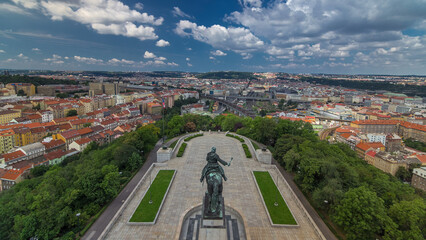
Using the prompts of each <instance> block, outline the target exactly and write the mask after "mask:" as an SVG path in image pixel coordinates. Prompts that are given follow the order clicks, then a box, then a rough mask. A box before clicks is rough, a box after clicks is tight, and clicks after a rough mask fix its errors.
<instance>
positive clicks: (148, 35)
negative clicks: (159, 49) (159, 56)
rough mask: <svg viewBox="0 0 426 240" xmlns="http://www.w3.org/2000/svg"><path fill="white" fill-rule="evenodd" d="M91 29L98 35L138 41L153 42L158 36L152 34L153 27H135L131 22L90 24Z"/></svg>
mask: <svg viewBox="0 0 426 240" xmlns="http://www.w3.org/2000/svg"><path fill="white" fill-rule="evenodd" d="M92 28H93V29H95V30H96V31H97V32H98V33H100V34H113V35H122V36H126V37H135V38H138V39H139V40H141V41H143V40H154V39H157V38H158V36H157V35H156V34H155V33H154V28H153V27H145V26H142V25H140V26H136V25H135V24H133V23H131V22H127V23H125V24H114V23H113V24H109V25H105V24H101V23H95V24H92Z"/></svg>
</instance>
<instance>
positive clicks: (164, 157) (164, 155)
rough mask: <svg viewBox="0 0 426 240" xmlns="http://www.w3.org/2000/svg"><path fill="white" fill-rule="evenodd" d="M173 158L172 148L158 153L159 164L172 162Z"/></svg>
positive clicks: (159, 150) (161, 149)
mask: <svg viewBox="0 0 426 240" xmlns="http://www.w3.org/2000/svg"><path fill="white" fill-rule="evenodd" d="M171 156H172V149H171V148H166V149H164V148H160V149H158V151H157V162H159V163H162V162H167V161H169V160H170V158H171Z"/></svg>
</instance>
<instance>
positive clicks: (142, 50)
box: [0, 0, 426, 76]
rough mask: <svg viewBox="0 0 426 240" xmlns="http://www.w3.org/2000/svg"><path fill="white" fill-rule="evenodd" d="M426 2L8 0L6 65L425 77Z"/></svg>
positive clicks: (0, 45)
mask: <svg viewBox="0 0 426 240" xmlns="http://www.w3.org/2000/svg"><path fill="white" fill-rule="evenodd" d="M425 11H426V3H424V1H422V0H413V1H409V2H405V3H404V4H401V3H400V2H399V1H395V0H382V1H378V2H376V1H375V2H368V1H367V2H360V1H357V2H353V1H341V2H339V3H336V2H335V1H331V0H322V1H320V0H316V1H309V2H305V1H302V0H289V1H284V0H263V1H262V0H232V1H226V0H220V1H208V0H203V1H196V2H191V3H188V2H179V3H178V2H176V1H175V2H171V1H164V0H163V1H161V0H160V1H158V0H157V1H152V0H147V1H135V0H99V1H91V0H90V1H89V0H84V1H83V0H79V1H72V2H68V1H58V0H49V1H41V0H26V1H23V0H6V1H5V2H4V3H0V13H1V14H0V68H4V69H22V70H24V69H26V70H28V69H34V70H35V71H37V70H43V71H110V72H138V71H139V72H150V71H181V72H215V71H241V72H285V73H291V74H301V73H305V74H306V73H310V74H336V75H338V74H344V75H397V76H401V75H408V76H414V75H416V76H424V75H426V17H425V15H424V12H425Z"/></svg>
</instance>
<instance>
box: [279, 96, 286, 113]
mask: <svg viewBox="0 0 426 240" xmlns="http://www.w3.org/2000/svg"><path fill="white" fill-rule="evenodd" d="M284 103H285V100H284V99H283V98H281V99H280V102H279V103H278V109H281V110H282V109H283V106H284Z"/></svg>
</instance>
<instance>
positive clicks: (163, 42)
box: [155, 39, 170, 47]
mask: <svg viewBox="0 0 426 240" xmlns="http://www.w3.org/2000/svg"><path fill="white" fill-rule="evenodd" d="M155 46H157V47H167V46H170V43H169V42H168V41H166V40H163V39H160V40H158V41H157V43H155Z"/></svg>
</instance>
